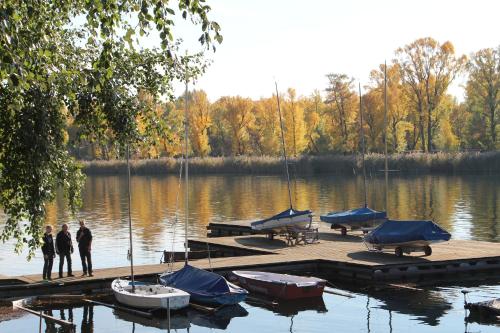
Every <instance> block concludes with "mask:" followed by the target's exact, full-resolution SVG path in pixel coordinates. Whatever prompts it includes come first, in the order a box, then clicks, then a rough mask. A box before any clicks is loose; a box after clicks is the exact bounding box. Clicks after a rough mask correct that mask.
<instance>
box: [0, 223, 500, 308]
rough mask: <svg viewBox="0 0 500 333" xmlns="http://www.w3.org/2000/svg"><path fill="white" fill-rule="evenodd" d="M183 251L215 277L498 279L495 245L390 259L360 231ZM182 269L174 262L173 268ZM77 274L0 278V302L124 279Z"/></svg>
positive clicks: (142, 275)
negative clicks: (246, 273)
mask: <svg viewBox="0 0 500 333" xmlns="http://www.w3.org/2000/svg"><path fill="white" fill-rule="evenodd" d="M219 225H220V224H219ZM239 225H240V228H245V225H244V224H241V223H240V224H239ZM222 227H224V226H222ZM230 227H231V226H230ZM230 227H228V228H230ZM212 231H213V229H212ZM212 236H213V235H212ZM189 247H190V249H191V250H192V251H197V252H198V254H199V253H200V252H202V251H206V253H207V256H206V257H207V258H201V259H197V260H191V261H190V264H191V265H193V266H196V267H199V268H204V269H212V270H213V271H216V272H219V273H221V274H225V273H228V272H229V271H231V270H244V269H249V270H262V271H273V272H282V273H296V274H309V275H317V276H321V277H326V278H328V279H331V280H343V281H348V282H351V283H360V284H364V285H365V284H385V285H390V284H394V283H412V284H416V285H419V284H420V285H423V284H436V283H443V282H444V283H446V282H450V281H455V282H456V281H464V280H470V279H472V280H481V279H488V278H497V277H498V276H500V244H499V243H490V242H480V241H467V240H451V241H449V242H446V243H440V244H436V245H434V246H433V254H432V255H431V256H428V257H425V256H422V255H418V254H412V255H411V256H410V255H408V256H403V257H396V256H395V255H394V254H393V253H392V252H391V253H389V252H388V253H380V252H370V251H368V250H367V248H366V246H365V245H364V243H363V242H362V234H361V233H357V234H356V233H353V234H349V235H347V236H341V235H340V234H339V233H338V232H335V231H333V230H331V229H329V228H327V227H321V226H320V228H319V242H317V243H314V244H307V245H297V246H287V244H286V241H285V239H282V238H279V237H276V238H275V239H274V240H270V239H268V238H267V237H266V236H265V235H243V236H226V237H207V238H199V239H191V240H189ZM208 252H210V260H208ZM182 265H183V263H182V262H178V263H174V269H179V268H181V267H182ZM166 270H167V265H166V264H156V265H142V266H136V267H135V274H136V277H137V278H138V279H145V280H156V279H157V276H158V274H160V273H163V272H165V271H166ZM80 273H81V272H74V274H75V277H71V278H62V279H54V280H52V281H50V282H44V281H42V277H41V275H24V276H16V277H1V278H0V298H8V297H24V296H32V295H44V294H55V293H71V292H78V293H86V292H96V291H102V290H109V288H110V283H111V281H112V280H113V279H115V278H117V277H126V276H128V275H129V267H128V266H127V267H116V268H107V269H97V270H95V271H94V276H93V277H79V275H80Z"/></svg>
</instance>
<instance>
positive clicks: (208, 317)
mask: <svg viewBox="0 0 500 333" xmlns="http://www.w3.org/2000/svg"><path fill="white" fill-rule="evenodd" d="M114 314H115V316H116V317H117V318H119V319H122V320H125V321H128V322H133V323H137V324H140V325H142V326H147V327H155V328H159V329H162V330H165V329H171V330H179V329H186V328H190V327H191V325H196V326H200V327H206V328H212V329H219V330H225V329H226V328H227V327H228V326H229V324H230V322H231V319H233V318H236V317H246V316H248V312H247V310H245V308H243V307H242V306H241V305H239V304H237V305H231V306H225V307H223V308H221V309H219V310H217V311H216V312H215V313H210V314H208V313H204V312H200V311H197V310H194V309H192V308H187V309H186V310H183V311H180V312H176V313H172V314H171V315H170V323H169V321H168V318H167V317H153V318H145V317H142V316H138V315H135V314H131V313H126V312H122V311H119V310H115V311H114Z"/></svg>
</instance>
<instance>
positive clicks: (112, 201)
mask: <svg viewBox="0 0 500 333" xmlns="http://www.w3.org/2000/svg"><path fill="white" fill-rule="evenodd" d="M177 182H178V178H177V176H175V175H172V176H154V177H153V176H151V177H147V176H134V177H132V190H133V193H132V218H133V226H134V233H135V235H134V236H135V238H134V240H135V244H134V246H135V248H136V249H137V251H136V254H135V255H136V258H134V259H135V260H136V261H137V263H138V264H144V263H157V262H159V259H160V255H159V254H158V253H156V252H155V251H160V250H163V249H171V247H172V246H173V247H174V248H175V249H177V250H182V240H183V237H184V228H183V225H181V224H180V223H178V224H174V220H173V216H174V213H175V208H176V197H177V188H178V183H177ZM361 184H362V179H361V178H359V177H357V178H355V177H338V176H318V177H310V178H298V179H296V181H295V182H293V188H292V190H293V193H292V194H293V196H294V197H295V199H296V207H297V208H310V209H312V210H313V211H314V212H315V214H316V218H317V217H318V216H319V214H321V213H324V212H327V211H331V210H341V209H347V208H352V207H359V205H360V204H361V203H362V201H363V193H362V185H361ZM126 186H127V184H126V178H125V177H122V176H92V177H88V178H87V180H86V184H85V190H84V192H83V207H82V209H81V211H80V212H79V217H82V218H85V219H87V224H88V226H89V227H90V228H91V229H92V231H93V234H94V236H95V240H94V244H93V245H94V246H93V251H94V257H95V258H96V260H95V261H96V263H95V265H96V268H99V267H109V266H123V265H127V264H128V263H127V261H126V251H127V248H128V244H127V243H128V238H127V215H126V214H127V209H126V208H127V197H126V193H127V192H126ZM189 187H190V188H189V196H190V199H189V200H190V207H189V208H190V219H189V228H188V232H189V236H190V237H194V236H203V235H205V234H206V226H207V225H208V223H210V222H221V221H228V220H231V219H256V218H260V217H263V216H269V215H271V214H274V213H275V212H277V211H280V210H282V209H284V208H286V207H287V206H288V198H287V188H286V181H285V180H284V179H283V178H282V177H279V176H193V177H191V180H190V183H189ZM384 189H385V181H384V178H383V177H372V178H369V180H368V202H369V205H370V207H373V208H375V209H383V208H384V206H385V192H384ZM183 190H184V188H182V189H181V193H180V195H181V196H182V195H183ZM499 201H500V177H490V176H463V177H462V176H405V177H402V176H391V177H390V179H389V193H388V209H387V210H388V214H389V216H390V217H391V218H394V219H433V220H435V221H436V222H438V223H439V224H440V225H442V226H443V227H444V228H446V229H448V230H449V231H450V232H451V233H452V235H453V237H454V238H460V239H476V240H486V241H494V242H498V241H500V226H499V223H500V222H499V221H498V219H499V217H500V202H499ZM179 204H180V213H181V216H180V218H181V221H183V217H182V213H183V209H184V200H180V201H179ZM47 213H48V222H49V223H51V224H53V225H54V226H55V227H56V230H57V229H59V228H60V225H61V224H62V223H68V224H69V225H70V229H72V230H73V233H74V232H75V231H76V229H77V228H78V226H77V224H76V223H75V221H74V219H72V218H71V217H70V216H69V214H68V212H67V210H66V209H65V205H64V199H63V197H62V196H61V195H59V196H58V198H57V201H56V202H55V203H54V204H52V205H50V206H49V207H48V209H47ZM4 220H5V219H4V218H1V217H0V228H1V227H2V225H1V224H2V223H3V221H4ZM12 252H13V243H12V242H10V243H8V244H7V245H2V246H1V247H0V260H2V265H0V274H24V273H34V272H38V270H40V268H41V266H40V263H41V255H39V256H37V258H35V261H34V263H33V264H32V265H29V266H28V265H14V264H15V263H18V262H19V258H18V257H17V256H15V255H13V254H12ZM23 259H24V258H23ZM7 267H10V268H11V269H10V270H7ZM78 268H79V267H77V269H78Z"/></svg>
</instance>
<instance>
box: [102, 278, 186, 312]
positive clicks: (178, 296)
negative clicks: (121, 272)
mask: <svg viewBox="0 0 500 333" xmlns="http://www.w3.org/2000/svg"><path fill="white" fill-rule="evenodd" d="M111 289H112V290H113V293H114V295H115V298H116V300H117V301H118V302H119V303H121V304H124V305H127V306H130V307H134V308H141V309H169V308H170V310H178V309H182V308H185V307H187V306H188V305H189V294H188V293H186V292H184V291H182V290H179V289H176V288H172V287H165V286H163V285H160V284H148V283H135V284H134V286H133V285H132V283H131V281H130V280H122V279H115V280H114V281H113V283H111Z"/></svg>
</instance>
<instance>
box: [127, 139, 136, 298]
mask: <svg viewBox="0 0 500 333" xmlns="http://www.w3.org/2000/svg"><path fill="white" fill-rule="evenodd" d="M129 155H130V149H129V144H128V143H127V185H128V236H129V241H130V276H131V277H132V292H135V281H134V250H133V247H132V215H131V212H130V206H131V195H130V162H129V158H130V157H129Z"/></svg>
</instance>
